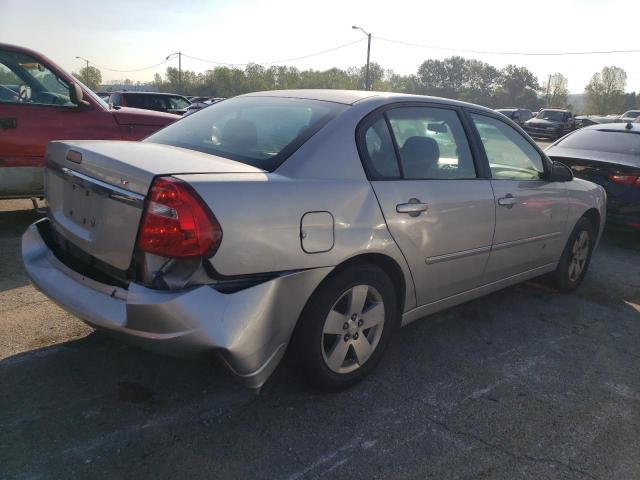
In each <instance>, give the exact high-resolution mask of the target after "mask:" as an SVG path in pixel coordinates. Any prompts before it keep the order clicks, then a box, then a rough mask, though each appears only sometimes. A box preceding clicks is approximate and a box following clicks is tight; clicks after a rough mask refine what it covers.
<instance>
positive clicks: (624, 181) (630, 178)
mask: <svg viewBox="0 0 640 480" xmlns="http://www.w3.org/2000/svg"><path fill="white" fill-rule="evenodd" d="M609 180H611V181H612V182H613V183H617V184H619V185H636V186H640V177H637V176H635V175H609Z"/></svg>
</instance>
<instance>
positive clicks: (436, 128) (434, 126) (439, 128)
mask: <svg viewBox="0 0 640 480" xmlns="http://www.w3.org/2000/svg"><path fill="white" fill-rule="evenodd" d="M427 130H429V131H431V132H436V133H447V126H446V125H445V124H444V123H428V124H427Z"/></svg>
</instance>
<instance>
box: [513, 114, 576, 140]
mask: <svg viewBox="0 0 640 480" xmlns="http://www.w3.org/2000/svg"><path fill="white" fill-rule="evenodd" d="M522 128H524V130H525V131H526V132H527V133H528V134H529V135H531V136H532V137H538V138H551V139H558V138H560V137H562V136H564V135H566V134H567V133H569V132H571V131H572V130H575V128H576V122H575V118H574V117H573V114H572V113H571V112H570V111H569V110H564V109H560V108H544V109H542V110H540V112H539V113H538V114H537V115H536V116H535V117H534V118H532V119H531V120H528V121H526V122H525V123H524V125H523V126H522Z"/></svg>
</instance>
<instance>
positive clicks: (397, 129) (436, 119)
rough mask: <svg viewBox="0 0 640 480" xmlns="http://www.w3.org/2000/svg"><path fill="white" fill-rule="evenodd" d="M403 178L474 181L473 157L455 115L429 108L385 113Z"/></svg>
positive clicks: (395, 110) (444, 110)
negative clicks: (471, 179) (393, 138)
mask: <svg viewBox="0 0 640 480" xmlns="http://www.w3.org/2000/svg"><path fill="white" fill-rule="evenodd" d="M386 115H387V117H388V119H389V123H390V124H391V129H392V132H393V136H394V137H395V140H396V144H397V146H398V152H399V154H400V164H401V169H402V174H403V177H404V178H406V179H447V180H454V179H469V178H476V170H475V166H474V163H473V156H472V155H471V149H470V148H469V144H468V141H467V136H466V134H465V132H464V129H463V127H462V124H461V122H460V119H459V118H458V114H457V113H456V112H455V111H454V110H448V109H444V108H431V107H403V108H395V109H392V110H389V111H388V112H387V113H386Z"/></svg>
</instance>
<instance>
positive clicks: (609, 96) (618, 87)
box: [584, 67, 627, 115]
mask: <svg viewBox="0 0 640 480" xmlns="http://www.w3.org/2000/svg"><path fill="white" fill-rule="evenodd" d="M626 85H627V73H626V72H625V71H624V70H623V69H621V68H620V67H604V68H603V69H602V71H600V72H597V73H594V74H593V76H592V77H591V80H590V81H589V83H588V84H587V86H586V87H585V89H584V90H585V94H586V95H587V113H595V114H602V115H605V114H608V113H619V112H620V110H621V109H622V107H623V105H624V89H625V87H626Z"/></svg>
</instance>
